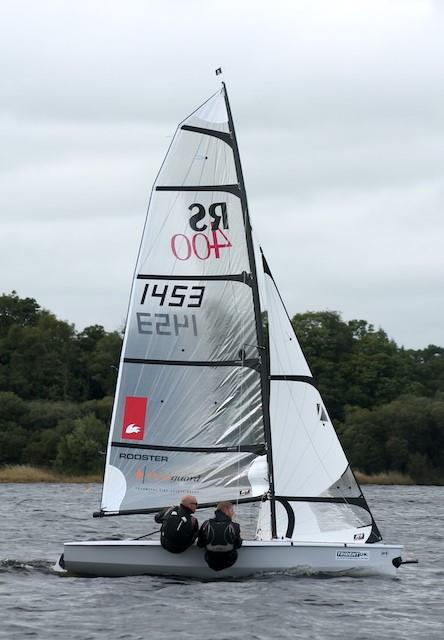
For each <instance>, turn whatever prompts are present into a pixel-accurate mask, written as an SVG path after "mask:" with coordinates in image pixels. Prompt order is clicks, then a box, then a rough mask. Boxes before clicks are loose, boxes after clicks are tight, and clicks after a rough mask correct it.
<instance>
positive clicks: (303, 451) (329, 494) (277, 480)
mask: <svg viewBox="0 0 444 640" xmlns="http://www.w3.org/2000/svg"><path fill="white" fill-rule="evenodd" d="M263 266H264V272H265V291H266V298H267V311H268V325H269V343H270V420H271V439H272V443H273V469H274V490H275V500H276V533H277V536H278V537H284V538H285V537H286V538H293V539H296V540H298V541H309V542H317V541H329V542H332V541H334V542H356V541H361V542H375V541H377V540H380V539H381V536H380V534H379V531H378V529H377V527H376V525H375V523H374V521H373V518H372V515H371V513H370V510H369V507H368V505H367V502H366V500H365V498H364V496H363V495H362V492H361V489H360V487H359V485H358V483H357V482H356V480H355V478H354V475H353V472H352V471H351V469H350V465H349V463H348V460H347V458H346V456H345V453H344V451H343V449H342V447H341V444H340V442H339V439H338V437H337V435H336V432H335V429H334V427H333V425H332V423H331V420H330V418H329V416H328V413H327V409H326V407H325V405H324V403H323V401H322V398H321V395H320V393H319V391H318V389H317V388H316V384H315V381H314V379H313V377H312V374H311V371H310V368H309V366H308V364H307V362H306V360H305V357H304V354H303V352H302V349H301V347H300V345H299V342H298V340H297V337H296V335H295V333H294V330H293V327H292V325H291V322H290V320H289V317H288V315H287V312H286V310H285V307H284V305H283V303H282V300H281V297H280V295H279V292H278V290H277V287H276V284H275V282H274V279H273V277H272V275H271V272H270V269H269V267H268V265H267V263H266V261H265V259H264V261H263ZM269 522H270V516H269V509H268V505H267V504H266V503H265V504H264V506H263V508H262V514H261V518H260V523H259V529H260V535H261V537H263V538H267V537H270V535H271V532H270V529H269V527H270V525H269Z"/></svg>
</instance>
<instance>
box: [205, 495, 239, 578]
mask: <svg viewBox="0 0 444 640" xmlns="http://www.w3.org/2000/svg"><path fill="white" fill-rule="evenodd" d="M214 516H215V517H214V518H211V519H210V520H205V522H204V523H203V525H202V526H201V528H200V531H199V537H198V539H197V546H198V547H205V560H206V563H207V565H208V566H209V567H210V569H213V570H214V571H221V570H222V569H228V567H231V566H232V565H233V564H234V563H235V562H236V560H237V549H239V548H240V546H241V545H242V538H241V535H240V527H239V525H238V523H237V522H233V521H232V519H233V517H234V508H233V505H232V504H231V502H219V504H218V505H217V507H216V511H215V513H214Z"/></svg>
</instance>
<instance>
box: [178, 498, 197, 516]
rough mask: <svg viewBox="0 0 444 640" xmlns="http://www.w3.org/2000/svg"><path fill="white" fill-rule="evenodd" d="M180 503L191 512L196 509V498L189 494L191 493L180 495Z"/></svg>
mask: <svg viewBox="0 0 444 640" xmlns="http://www.w3.org/2000/svg"><path fill="white" fill-rule="evenodd" d="M180 504H181V505H182V507H186V508H187V509H189V510H190V511H192V512H193V513H194V512H195V511H196V509H197V500H196V497H195V496H191V495H186V496H182V498H181V499H180Z"/></svg>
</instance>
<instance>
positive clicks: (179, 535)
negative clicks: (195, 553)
mask: <svg viewBox="0 0 444 640" xmlns="http://www.w3.org/2000/svg"><path fill="white" fill-rule="evenodd" d="M196 509H197V500H196V498H195V497H194V496H191V495H187V496H183V497H182V499H181V501H180V505H178V506H177V507H169V508H167V509H163V510H162V511H160V512H159V513H157V514H156V515H155V516H154V520H155V521H156V522H158V523H162V528H161V530H160V544H161V545H162V547H163V548H164V549H166V550H167V551H169V552H170V553H182V552H183V551H185V549H188V547H190V546H191V545H192V544H193V542H194V541H195V540H196V538H197V534H198V531H199V523H198V521H197V519H196V518H195V517H194V516H193V513H194V512H195V511H196Z"/></svg>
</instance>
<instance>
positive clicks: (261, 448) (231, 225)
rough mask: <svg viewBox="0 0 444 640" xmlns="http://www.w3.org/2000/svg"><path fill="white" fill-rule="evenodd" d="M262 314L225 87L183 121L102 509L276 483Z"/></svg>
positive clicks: (158, 196) (138, 507) (144, 250)
mask: <svg viewBox="0 0 444 640" xmlns="http://www.w3.org/2000/svg"><path fill="white" fill-rule="evenodd" d="M260 323H261V319H260V310H259V306H258V288H257V278H256V270H255V265H254V253H253V248H252V242H251V232H250V225H249V220H248V212H247V210H246V199H245V195H244V189H243V180H242V175H241V169H240V162H239V160H238V152H237V145H236V139H235V135H234V129H233V127H232V121H231V114H230V113H229V105H228V99H227V96H226V91H225V88H223V89H222V90H221V91H220V92H218V93H217V94H215V95H214V96H213V97H212V98H210V99H209V100H208V101H207V102H206V103H204V105H202V106H201V107H200V108H199V109H197V111H195V112H194V113H193V114H192V115H191V116H189V117H188V118H187V119H186V120H184V121H183V122H182V123H181V124H180V125H179V127H178V129H177V131H176V134H175V136H174V139H173V142H172V144H171V146H170V149H169V152H168V154H167V156H166V158H165V161H164V163H163V165H162V167H161V170H160V172H159V175H158V177H157V179H156V182H155V184H154V187H153V191H152V195H151V200H150V205H149V209H148V214H147V220H146V224H145V229H144V233H143V239H142V243H141V247H140V252H139V257H138V261H137V267H136V271H135V276H134V282H133V287H132V293H131V300H130V306H129V312H128V319H127V325H126V330H125V339H124V344H123V350H122V357H121V362H120V369H119V376H118V382H117V389H116V399H115V404H114V409H113V416H112V422H111V429H110V439H109V443H108V450H107V463H106V469H105V478H104V488H103V494H102V505H101V513H102V515H105V514H107V513H114V514H116V513H128V512H140V511H145V510H150V509H155V508H158V507H162V506H165V505H169V504H171V503H172V502H175V501H177V498H178V496H180V495H181V494H183V493H193V494H194V495H196V496H197V497H198V499H199V502H200V503H214V502H216V501H218V500H224V499H226V500H236V501H238V500H245V499H252V498H258V497H260V496H262V495H263V494H264V493H265V492H266V491H267V490H268V488H269V485H268V480H267V478H265V479H264V478H263V477H262V474H261V473H259V474H258V473H257V471H256V469H257V461H259V462H260V461H261V460H263V457H264V456H265V455H266V439H265V431H264V411H263V406H264V402H263V383H262V380H263V378H264V375H263V370H264V367H263V363H262V353H261V348H260V347H261V344H260V340H261V335H260V333H261V326H260Z"/></svg>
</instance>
